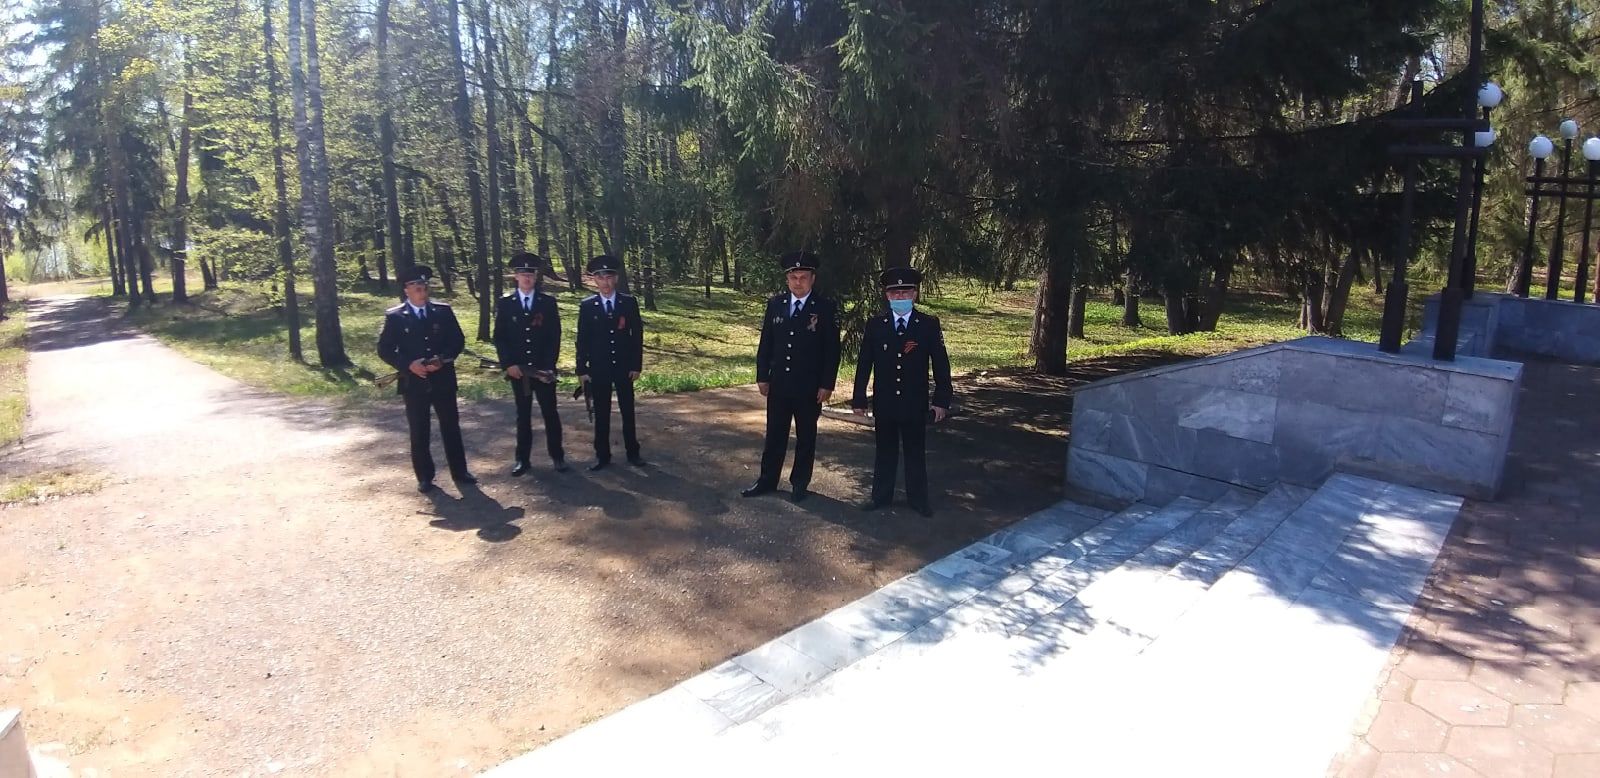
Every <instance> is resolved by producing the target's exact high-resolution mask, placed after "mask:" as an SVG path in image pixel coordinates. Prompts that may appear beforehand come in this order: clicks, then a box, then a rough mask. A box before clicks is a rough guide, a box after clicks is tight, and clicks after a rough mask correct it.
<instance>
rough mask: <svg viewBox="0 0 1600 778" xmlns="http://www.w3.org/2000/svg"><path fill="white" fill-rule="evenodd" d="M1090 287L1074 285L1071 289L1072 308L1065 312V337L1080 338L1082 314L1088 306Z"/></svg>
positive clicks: (1081, 333) (1081, 334) (1081, 335)
mask: <svg viewBox="0 0 1600 778" xmlns="http://www.w3.org/2000/svg"><path fill="white" fill-rule="evenodd" d="M1090 291H1091V290H1090V289H1089V287H1087V286H1078V287H1074V288H1073V290H1072V308H1071V310H1070V311H1069V312H1068V314H1067V337H1068V338H1082V337H1084V335H1083V316H1084V314H1085V313H1086V312H1087V310H1088V307H1089V293H1090Z"/></svg>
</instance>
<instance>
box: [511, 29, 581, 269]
mask: <svg viewBox="0 0 1600 778" xmlns="http://www.w3.org/2000/svg"><path fill="white" fill-rule="evenodd" d="M560 22H561V3H560V0H552V1H551V2H550V24H549V26H548V30H547V34H546V36H545V52H546V57H547V59H546V60H545V68H544V95H542V96H541V97H540V102H541V105H540V108H539V121H541V122H543V123H544V126H545V127H549V126H551V122H550V92H551V91H552V90H554V89H555V86H556V55H557V51H556V27H557V26H559V24H560ZM522 129H523V132H524V133H527V132H531V131H532V129H533V122H532V121H531V120H529V118H528V117H527V116H526V115H524V116H523V117H522ZM531 140H532V139H531V138H529V137H527V136H526V135H524V136H523V141H522V153H524V154H531V153H532V152H533V150H532V149H531V148H530V143H529V141H531ZM529 169H530V170H532V171H533V220H534V224H535V229H536V230H537V231H538V241H539V244H538V245H539V256H541V257H544V259H545V261H546V262H550V263H551V264H552V265H553V264H555V263H554V262H553V261H552V260H551V258H550V139H549V138H546V137H545V136H543V135H540V136H539V164H538V166H537V167H534V166H532V165H530V166H529ZM567 198H568V199H567V201H568V202H569V203H570V202H571V198H572V188H571V186H570V185H569V186H568V187H567ZM571 210H572V209H571V208H568V209H567V211H568V212H567V218H568V219H571V218H572V213H571ZM566 248H567V247H566V246H562V249H563V250H562V252H561V253H562V254H566V253H567V251H566V250H565V249H566ZM562 259H563V260H565V264H566V266H567V274H568V275H569V276H570V275H572V258H571V257H567V256H564V257H562ZM573 281H574V279H572V278H568V279H567V283H568V284H569V288H572V289H578V288H581V283H582V282H581V281H579V282H578V283H579V285H577V286H574V285H572V283H573Z"/></svg>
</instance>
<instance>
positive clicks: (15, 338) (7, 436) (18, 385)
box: [0, 303, 28, 448]
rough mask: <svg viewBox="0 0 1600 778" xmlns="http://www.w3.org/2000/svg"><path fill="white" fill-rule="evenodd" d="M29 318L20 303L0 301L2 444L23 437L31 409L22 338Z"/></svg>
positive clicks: (0, 411) (0, 430)
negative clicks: (1, 302)
mask: <svg viewBox="0 0 1600 778" xmlns="http://www.w3.org/2000/svg"><path fill="white" fill-rule="evenodd" d="M27 318H28V317H27V310H26V309H25V308H23V307H22V304H21V303H7V304H0V448H4V447H5V446H7V445H9V444H11V443H13V442H15V441H16V440H18V439H19V438H21V437H22V420H23V417H24V416H26V414H27V410H28V371H27V369H26V368H27V365H28V354H27V352H26V351H24V350H23V340H22V336H23V330H24V328H25V327H26V325H27Z"/></svg>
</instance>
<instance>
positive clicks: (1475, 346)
mask: <svg viewBox="0 0 1600 778" xmlns="http://www.w3.org/2000/svg"><path fill="white" fill-rule="evenodd" d="M1438 320H1439V296H1438V295H1434V296H1433V297H1430V298H1428V300H1427V306H1426V308H1425V309H1424V311H1423V323H1422V334H1421V335H1420V336H1419V337H1418V338H1417V340H1418V342H1421V341H1424V340H1427V341H1429V342H1430V343H1431V340H1432V336H1433V332H1434V331H1435V328H1436V326H1437V322H1438ZM1461 338H1462V340H1461V343H1462V344H1463V345H1464V346H1465V348H1462V349H1460V350H1459V351H1458V352H1457V353H1461V354H1468V355H1471V356H1499V357H1505V358H1515V357H1517V356H1524V355H1530V356H1542V357H1549V358H1552V359H1558V360H1561V361H1563V362H1571V363H1574V364H1581V365H1600V306H1596V305H1590V304H1587V303H1574V302H1568V301H1565V300H1544V299H1539V298H1527V299H1524V298H1521V297H1516V296H1514V295H1508V294H1498V293H1493V292H1477V293H1475V294H1474V295H1473V296H1472V299H1471V300H1468V301H1467V302H1466V303H1464V304H1463V305H1462V307H1461ZM1428 348H1429V351H1430V352H1431V350H1432V346H1431V345H1430V346H1429V347H1428Z"/></svg>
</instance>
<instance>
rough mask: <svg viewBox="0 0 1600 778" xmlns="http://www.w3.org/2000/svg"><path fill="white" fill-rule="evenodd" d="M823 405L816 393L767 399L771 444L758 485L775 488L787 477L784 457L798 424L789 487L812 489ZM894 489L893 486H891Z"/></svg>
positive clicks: (768, 443)
mask: <svg viewBox="0 0 1600 778" xmlns="http://www.w3.org/2000/svg"><path fill="white" fill-rule="evenodd" d="M821 416H822V404H821V403H819V402H817V395H816V393H814V392H813V393H811V394H807V395H805V396H802V397H795V396H791V395H785V394H780V393H779V392H776V391H774V392H772V393H770V394H769V395H767V440H766V445H765V446H764V447H763V448H762V449H761V478H760V481H759V482H758V483H760V484H761V485H762V486H764V487H767V488H769V489H770V488H775V487H777V485H778V478H779V477H780V476H782V475H783V455H784V453H785V452H786V450H787V449H788V448H789V424H790V422H793V424H794V467H793V468H792V469H790V471H789V483H790V484H791V485H792V486H794V488H796V489H805V488H807V487H809V486H810V485H811V466H812V461H813V460H814V459H815V458H816V454H817V419H818V418H820V417H821ZM891 488H893V487H892V485H891Z"/></svg>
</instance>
